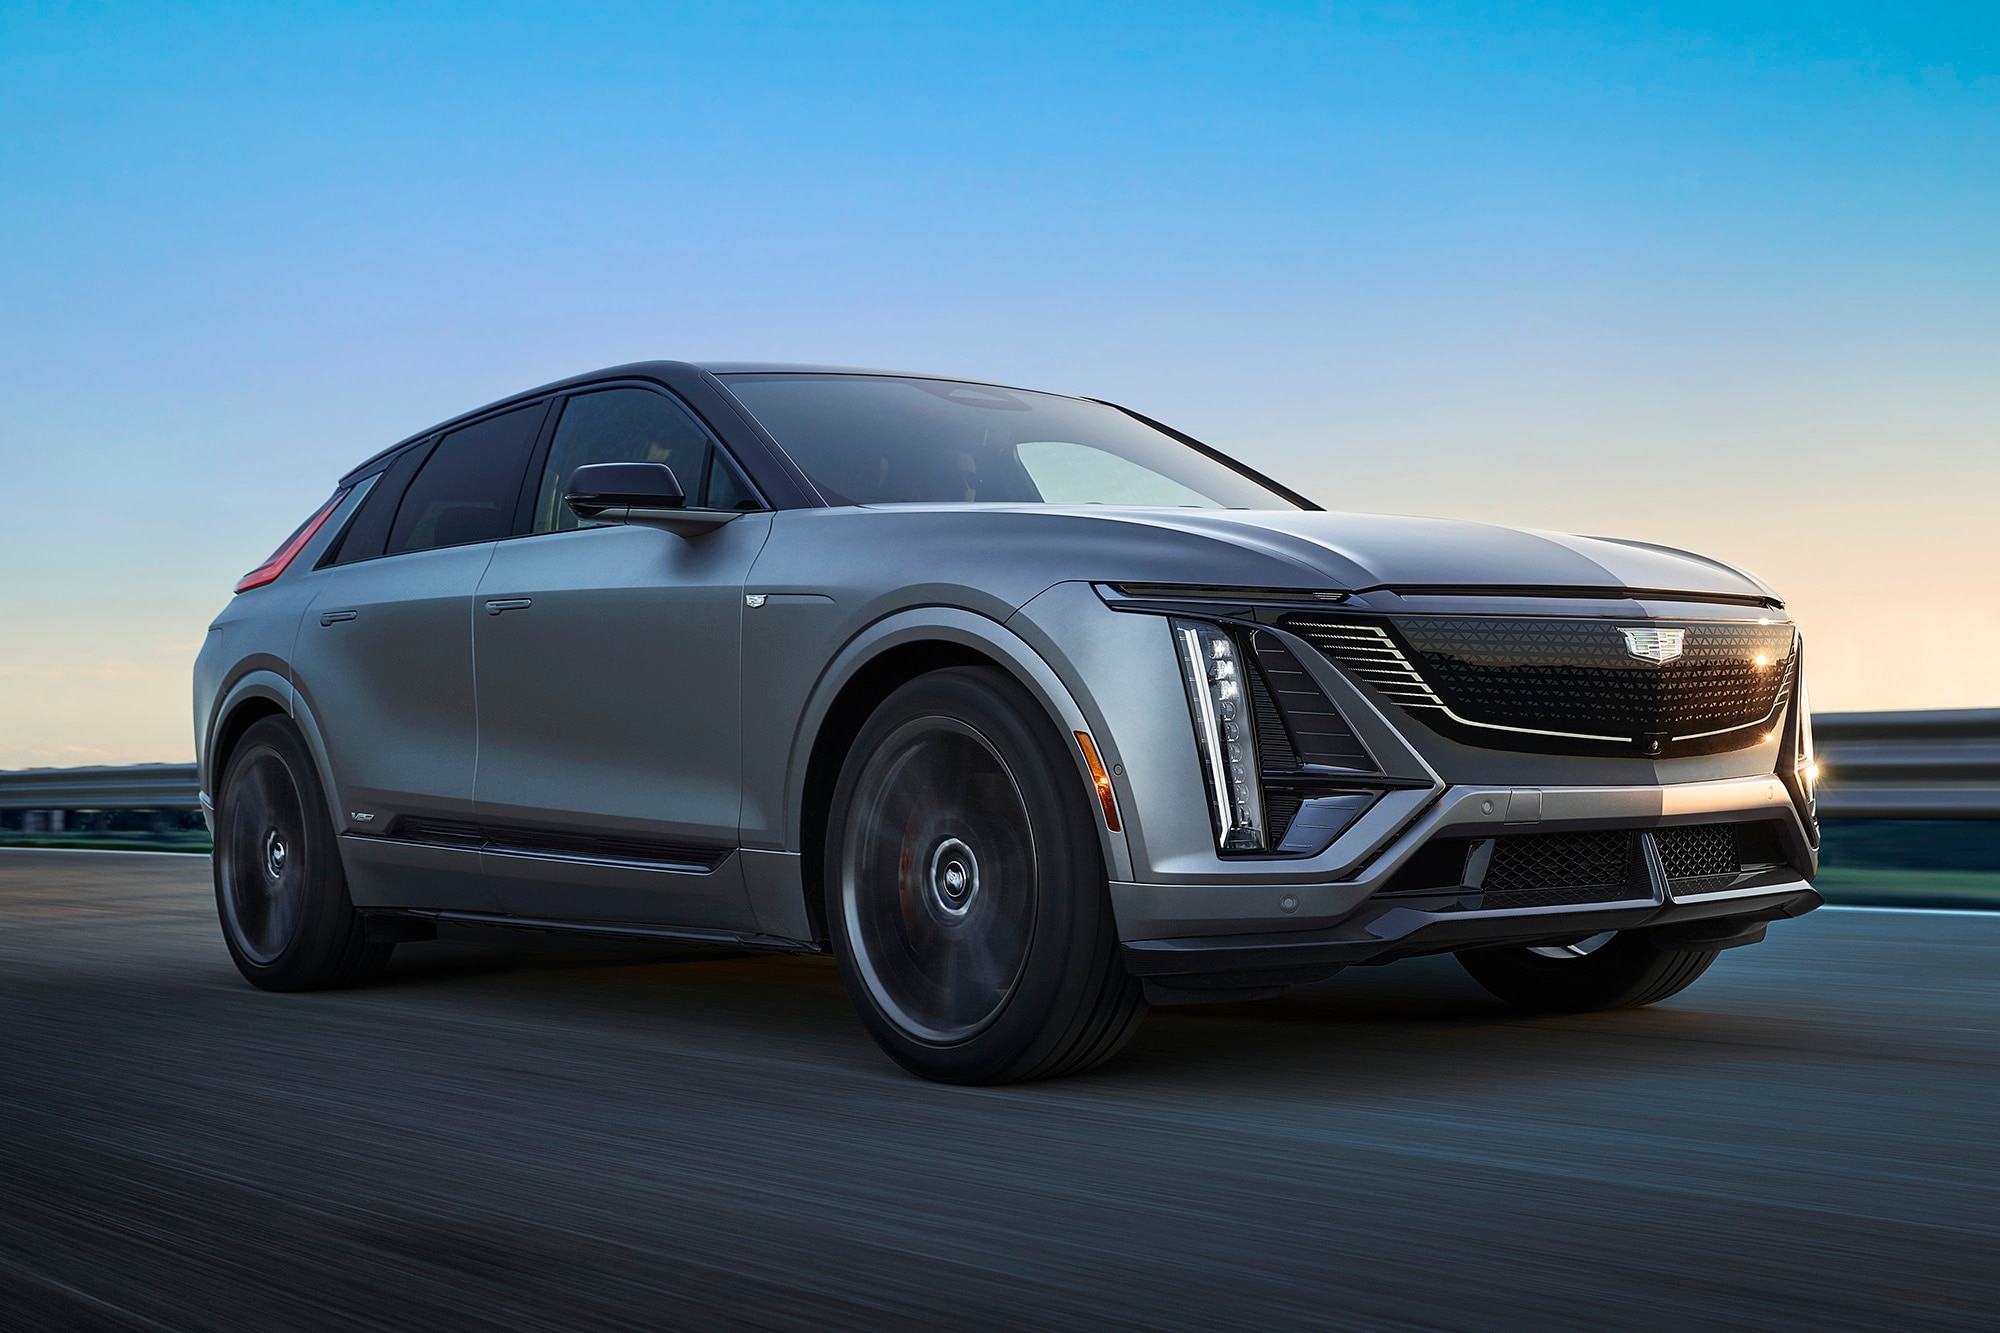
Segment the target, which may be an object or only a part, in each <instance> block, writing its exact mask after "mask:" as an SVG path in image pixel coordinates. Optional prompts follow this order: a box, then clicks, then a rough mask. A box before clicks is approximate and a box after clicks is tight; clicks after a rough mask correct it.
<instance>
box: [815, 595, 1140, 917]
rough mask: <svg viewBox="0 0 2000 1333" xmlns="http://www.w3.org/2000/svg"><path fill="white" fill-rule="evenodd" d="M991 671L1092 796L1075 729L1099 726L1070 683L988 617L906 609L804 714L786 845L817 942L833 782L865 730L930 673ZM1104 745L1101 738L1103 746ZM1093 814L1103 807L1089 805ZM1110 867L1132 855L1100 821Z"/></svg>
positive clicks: (843, 659) (848, 660)
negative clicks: (1030, 705) (1019, 696)
mask: <svg viewBox="0 0 2000 1333" xmlns="http://www.w3.org/2000/svg"><path fill="white" fill-rule="evenodd" d="M955 666H988V667H994V668H997V669H998V670H1001V671H1004V672H1006V673H1007V674H1008V675H1009V676H1011V677H1012V678H1013V679H1014V680H1015V682H1016V683H1018V684H1020V685H1021V686H1022V687H1023V688H1025V689H1026V690H1027V691H1028V693H1029V694H1030V695H1032V696H1033V697H1034V698H1035V700H1036V702H1037V703H1039V704H1040V705H1041V706H1042V710H1043V712H1044V714H1045V715H1046V716H1047V718H1048V720H1049V721H1050V722H1051V723H1052V724H1053V725H1054V726H1055V727H1056V728H1057V729H1058V731H1059V732H1060V733H1061V735H1062V737H1063V739H1064V740H1065V741H1066V742H1067V744H1066V745H1065V746H1064V749H1065V750H1066V751H1067V752H1068V754H1069V756H1070V760H1071V762H1072V764H1073V766H1074V767H1075V770H1076V774H1077V780H1078V781H1079V782H1080V783H1082V784H1083V789H1084V791H1085V792H1086V793H1089V792H1092V791H1093V790H1094V785H1093V782H1092V778H1091V773H1090V770H1089V768H1088V766H1087V765H1086V764H1085V762H1084V758H1083V754H1082V752H1081V750H1080V749H1079V748H1078V746H1077V744H1076V742H1075V740H1074V738H1073V733H1074V732H1078V731H1083V732H1091V731H1092V730H1093V729H1092V727H1091V725H1090V723H1089V721H1088V719H1087V718H1086V716H1085V714H1084V711H1083V709H1082V708H1081V707H1080V706H1079V705H1078V703H1077V700H1076V697H1075V695H1074V694H1073V692H1072V691H1071V690H1070V688H1069V686H1068V685H1067V684H1065V683H1064V682H1063V680H1062V679H1061V678H1060V677H1059V676H1058V675H1057V674H1056V672H1055V671H1054V669H1053V668H1051V667H1050V666H1049V664H1048V663H1047V662H1046V661H1044V660H1043V659H1042V657H1041V656H1040V655H1039V654H1038V653H1036V652H1035V651H1034V649H1033V648H1032V647H1031V646H1030V645H1029V644H1028V643H1027V642H1026V641H1025V640H1023V639H1022V638H1020V636H1018V635H1016V634H1014V633H1013V632H1012V631H1011V630H1009V629H1007V628H1006V626H1004V625H1001V624H999V623H998V622H996V621H993V620H989V619H987V618H986V617H984V616H980V615H977V614H974V613H972V612H969V611H961V610H957V609H955V608H925V609H924V610H921V611H909V612H902V613H899V614H897V615H894V616H890V617H888V618H886V619H884V620H880V621H877V622H875V623H874V624H873V625H871V626H869V627H868V628H867V629H866V630H864V631H862V632H861V633H860V634H859V635H857V636H855V638H854V639H852V640H850V641H849V643H848V644H847V646H846V647H845V648H843V649H842V650H841V652H840V653H839V654H838V655H837V656H836V657H835V658H834V660H833V662H832V663H831V664H830V665H829V667H828V668H827V670H826V672H825V674H824V675H822V676H821V678H820V683H819V685H818V686H817V687H816V688H815V689H814V691H813V693H812V696H811V697H810V698H809V699H808V701H807V704H806V708H805V711H804V713H803V715H802V721H801V725H800V727H799V731H798V737H797V740H796V741H795V742H794V747H793V755H792V761H791V764H790V766H789V777H788V781H787V786H786V810H787V817H786V831H787V841H788V842H789V843H790V845H792V846H794V847H797V848H798V849H799V853H800V857H799V872H800V875H799V879H800V890H801V892H802V893H803V894H804V897H805V909H806V917H807V920H808V921H810V922H811V924H812V929H813V938H814V939H816V940H822V941H823V940H825V939H826V938H827V935H826V919H825V917H826V913H825V905H824V904H823V903H822V902H821V895H820V893H819V892H818V887H819V884H820V882H821V877H822V874H823V871H824V864H825V863H824V856H825V836H826V825H827V820H828V816H829V815H830V813H831V806H832V797H833V788H834V784H835V783H836V782H837V781H838V779H839V777H840V768H841V764H842V763H843V762H844V761H845V759H846V757H847V753H848V750H849V749H850V748H851V747H852V745H853V743H854V738H855V736H856V735H857V734H859V732H860V730H861V727H862V725H863V724H864V723H865V722H867V720H868V718H869V716H870V715H871V714H873V713H874V711H875V709H876V708H877V707H879V706H880V705H881V703H882V701H883V700H885V699H887V698H888V697H889V696H890V695H891V694H892V693H894V692H895V691H896V690H897V689H899V688H900V687H901V686H903V685H905V684H907V683H908V682H910V681H912V680H915V679H916V678H917V677H919V676H922V675H926V674H928V673H929V672H932V671H939V670H944V669H946V668H949V667H955ZM1098 743H1099V745H1100V747H1101V746H1102V741H1101V740H1100V741H1099V742H1098ZM1091 808H1092V810H1093V811H1096V810H1097V803H1096V802H1095V801H1094V800H1093V801H1092V802H1091ZM1095 824H1096V828H1097V834H1098V841H1099V843H1100V845H1101V847H1102V850H1103V853H1104V858H1105V867H1106V870H1107V871H1108V872H1109V874H1110V875H1111V877H1112V878H1114V879H1116V878H1123V877H1129V875H1130V873H1131V852H1130V850H1129V848H1128V847H1127V845H1126V842H1125V837H1124V835H1123V834H1122V833H1113V832H1111V831H1110V829H1109V828H1107V827H1106V825H1105V823H1104V819H1103V816H1102V814H1101V813H1099V814H1098V815H1097V818H1096V820H1095Z"/></svg>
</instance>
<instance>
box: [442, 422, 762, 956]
mask: <svg viewBox="0 0 2000 1333" xmlns="http://www.w3.org/2000/svg"><path fill="white" fill-rule="evenodd" d="M560 412H561V415H560V416H559V418H558V419H557V422H556V427H555V431H554V435H553V437H552V440H551V443H550V445H549V448H548V450H547V451H546V457H545V459H544V461H543V463H542V466H541V467H540V468H539V470H538V472H539V475H538V478H537V481H536V490H535V497H534V501H533V507H532V519H531V521H530V524H529V528H530V531H529V534H528V535H526V536H523V537H520V538H518V539H516V540H513V541H509V542H503V543H501V544H500V546H499V547H498V548H497V549H496V550H495V551H494V554H493V559H492V561H491V563H490V564H489V565H488V566H487V568H486V570H485V574H484V577H483V579H482V580H481V581H480V585H479V594H478V606H477V614H475V615H474V617H473V630H472V634H473V641H474V646H475V652H474V657H475V660H476V663H477V667H476V673H475V674H476V678H477V698H478V705H477V709H478V722H479V764H478V777H477V784H476V790H477V799H476V806H477V812H478V820H479V822H480V824H481V825H482V826H483V827H484V829H485V834H486V840H487V841H486V847H487V851H486V861H485V864H486V866H487V868H488V870H489V872H490V873H492V874H493V875H494V877H495V890H496V892H497V893H498V894H499V896H500V899H501V901H502V903H503V905H504V908H505V910H507V911H510V912H513V913H516V914H521V915H540V916H550V917H560V918H567V919H584V918H595V919H611V920H625V921H643V922H652V923H656V924H661V925H672V926H680V927H692V928H715V929H723V930H747V929H754V927H755V922H754V918H753V915H752V913H751V912H750V909H749V906H748V901H747V898H746V896H745V894H744V890H743V880H742V873H741V871H740V869H739V868H738V865H737V860H736V857H735V848H736V845H737V841H738V838H737V825H738V816H739V811H740V807H741V792H742V749H741V735H740V718H739V713H740V707H741V689H740V674H741V672H740V652H741V637H742V616H743V596H744V592H743V585H744V580H745V578H746V577H747V576H748V573H749V569H750V565H751V562H752V561H753V560H754V559H755V558H756V555H757V552H758V551H759V550H760V549H761V548H762V547H763V544H764V541H765V539H766V537H767V536H768V535H769V533H770V515H769V514H768V513H767V512H763V511H762V505H761V502H760V501H759V500H758V499H757V497H756V495H755V493H754V492H753V491H752V489H751V488H750V485H749V483H748V482H747V481H745V480H744V479H743V477H742V474H741V473H740V471H739V470H738V469H737V468H736V467H735V466H734V464H733V463H732V462H731V461H730V460H729V458H728V456H727V455H726V453H724V452H723V451H722V450H721V449H720V448H719V446H718V445H717V444H716V443H715V441H714V439H713V437H712V436H711V435H710V434H709V432H708V431H707V429H706V428H705V427H704V426H703V425H702V423H701V422H700V421H699V420H698V419H697V418H696V417H695V416H694V414H693V413H692V412H690V411H689V410H688V409H687V408H686V407H685V406H684V405H683V404H682V403H681V402H680V401H679V400H678V399H676V398H674V397H672V396H670V395H668V394H666V393H665V392H663V391H661V390H658V389H654V388H651V387H645V386H636V385H626V386H617V387H607V388H601V389H596V390H593V391H589V392H581V393H577V394H574V395H572V396H570V397H569V398H568V399H567V401H566V402H565V403H564V404H563V405H562V406H561V409H560ZM603 462H660V463H665V464H667V465H668V466H669V467H671V468H672V469H673V470H674V473H675V476H676V477H677V478H678V479H679V480H680V482H681V485H682V487H683V489H684V490H686V492H687V493H688V497H689V504H690V505H697V506H700V507H704V508H736V509H742V510H743V511H744V516H743V517H742V518H739V519H737V520H735V521H733V522H731V523H728V524H727V525H725V526H723V527H721V528H719V529H716V530H715V531H713V532H709V533H705V534H703V535H701V536H697V537H693V538H687V537H679V536H675V535H674V534H672V533H667V532H661V531H658V530H655V529H652V528H645V527H628V526H621V525H597V524H592V523H588V522H580V521H579V520H578V519H577V517H576V516H575V515H574V514H572V513H570V512H569V510H568V509H567V508H566V507H564V505H563V503H562V494H563V490H564V486H565V483H566V481H567V479H568V477H569V474H570V473H571V472H572V471H574V470H575V469H576V468H577V467H579V466H582V465H583V464H586V463H603Z"/></svg>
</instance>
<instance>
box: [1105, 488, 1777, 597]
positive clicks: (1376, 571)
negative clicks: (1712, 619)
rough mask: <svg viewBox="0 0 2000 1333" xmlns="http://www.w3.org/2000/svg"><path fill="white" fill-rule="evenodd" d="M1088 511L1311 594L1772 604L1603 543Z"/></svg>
mask: <svg viewBox="0 0 2000 1333" xmlns="http://www.w3.org/2000/svg"><path fill="white" fill-rule="evenodd" d="M1093 512H1094V513H1096V514H1097V515H1099V516H1100V517H1111V516H1112V514H1113V513H1115V514H1116V517H1117V518H1118V519H1119V520H1120V521H1122V522H1128V523H1137V524H1144V525H1147V526H1150V527H1155V528H1162V529H1170V530H1174V531H1179V532H1184V533H1187V534H1189V535H1200V536H1203V537H1207V538H1210V539H1215V540H1222V541H1227V542H1229V543H1231V544H1233V545H1236V546H1239V547H1251V548H1254V549H1257V550H1259V551H1261V552H1263V553H1264V554H1267V555H1270V556H1275V557H1278V558H1280V559H1282V560H1285V561H1286V562H1288V563H1290V564H1293V565H1297V566H1300V567H1302V568H1301V572H1302V573H1303V572H1305V571H1310V572H1311V573H1312V574H1313V575H1315V576H1317V578H1316V580H1315V582H1318V586H1322V587H1325V586H1331V587H1334V588H1339V589H1344V590H1346V591H1350V592H1360V591H1363V590H1366V589H1370V588H1392V589H1396V590H1399V591H1411V590H1417V589H1426V588H1430V589H1440V590H1442V589H1446V588H1451V589H1469V588H1494V589H1501V588H1507V589H1521V590H1526V589H1536V588H1565V589H1573V588H1593V589H1612V588H1617V589H1627V590H1633V591H1645V592H1681V593H1697V594H1705V595H1709V596H1727V597H1743V598H1771V599H1773V600H1775V599H1776V595H1775V594H1774V593H1773V592H1772V590H1771V589H1770V588H1769V587H1768V586H1766V585H1765V584H1764V583H1763V582H1762V581H1760V580H1759V579H1757V578H1755V577H1753V576H1752V575H1749V574H1746V573H1744V572H1742V571H1741V570H1737V569H1733V568H1731V567H1730V566H1728V565H1725V564H1723V563H1721V562H1720V561H1717V560H1711V559H1709V558H1707V557H1706V556H1700V555H1695V554H1693V553H1692V552H1688V551H1680V550H1675V549H1673V548H1672V547H1666V546H1654V545H1650V544H1648V543H1645V542H1634V541H1623V540H1619V539H1616V538H1611V537H1576V536H1568V535H1565V534H1563V533H1556V532H1539V531H1535V530H1532V529H1526V528H1508V527H1500V526H1497V525H1495V524H1491V523H1470V522H1465V521H1462V520H1457V519H1443V518H1408V517H1401V516H1396V515H1387V514H1339V513H1325V512H1316V511H1309V510H1195V509H1119V510H1116V511H1106V510H1103V509H1094V510H1093ZM1321 580H1323V582H1320V581H1321Z"/></svg>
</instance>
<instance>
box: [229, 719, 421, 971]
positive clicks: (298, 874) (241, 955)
mask: <svg viewBox="0 0 2000 1333" xmlns="http://www.w3.org/2000/svg"><path fill="white" fill-rule="evenodd" d="M215 814H216V820H215V823H216V836H215V860H214V865H215V907H216V912H217V914H218V915H219V916H220V917H221V920H222V939H223V942H224V943H225V944H227V945H228V946H229V956H230V957H231V958H232V959H234V960H235V962H236V970H237V971H239V972H241V973H242V974H243V976H244V979H245V980H247V981H248V982H250V984H251V985H253V986H257V987H259V988H261V989H263V990H270V991H303V990H323V989H325V988H327V987H331V986H351V985H355V984H357V983H359V982H362V981H366V980H369V979H371V978H372V977H374V976H375V975H376V974H377V973H379V972H380V971H381V969H382V967H383V965H384V964H385V963H387V962H388V961H389V954H390V951H391V950H393V949H394V948H395V945H393V944H386V943H380V944H376V943H370V942H369V940H368V929H367V923H366V922H365V921H364V920H363V919H362V917H361V914H360V913H359V912H357V911H355V910H354V904H353V902H352V900H350V899H349V898H348V896H347V876H346V874H345V873H344V872H343V871H342V869H341V865H340V851H339V849H338V847H336V846H335V844H334V836H335V835H334V828H333V820H332V818H331V817H330V816H329V815H328V813H327V804H326V796H325V793H324V792H323V790H322V789H321V787H320V781H319V774H318V772H317V770H316V769H315V768H314V766H313V762H312V756H311V755H310V754H309V753H308V752H307V750H306V746H305V742H304V741H303V740H302V739H300V737H299V733H298V730H297V729H296V728H295V727H293V726H292V724H291V723H290V722H288V721H286V720H285V719H284V718H279V717H267V718H263V719H261V720H259V721H257V722H254V723H252V724H251V725H250V728H249V730H247V731H245V732H244V733H243V739H242V740H241V741H240V742H239V743H238V744H237V747H236V750H235V753H233V754H231V755H230V757H229V765H228V768H227V769H226V770H225V771H224V773H223V778H222V783H221V790H220V796H219V799H218V800H217V802H216V811H215Z"/></svg>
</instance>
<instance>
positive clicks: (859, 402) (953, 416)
mask: <svg viewBox="0 0 2000 1333" xmlns="http://www.w3.org/2000/svg"><path fill="white" fill-rule="evenodd" d="M722 379H723V380H724V381H725V382H726V383H727V384H728V385H729V389H730V392H731V393H734V394H735V395H736V397H737V398H738V399H739V400H740V401H741V402H742V404H743V405H744V406H745V407H746V408H748V409H749V410H750V414H751V415H752V416H754V417H756V418H757V421H758V423H759V424H761V425H762V426H763V427H764V429H765V430H767V431H769V432H770V433H771V437H772V438H773V439H775V440H777V442H778V443H779V444H780V445H782V446H784V449H785V452H786V453H788V454H790V455H791V457H792V461H793V462H795V463H797V464H798V465H799V467H800V468H801V469H802V470H803V471H804V472H805V474H806V476H808V477H810V478H811V479H812V483H813V485H814V486H816V487H818V488H819V492H820V494H821V495H823V496H825V497H826V499H827V501H828V503H830V504H837V505H839V504H970V503H975V502H980V503H988V504H1106V505H1171V506H1183V507H1194V508H1200V509H1296V508H1298V505H1297V504H1296V503H1295V502H1294V501H1292V500H1290V499H1289V498H1287V497H1286V496H1284V495H1283V494H1280V493H1279V492H1277V491H1274V490H1272V489H1270V488H1269V487H1267V486H1264V485H1262V484H1260V483H1259V482H1257V481H1255V480H1253V479H1252V478H1250V477H1247V476H1245V475H1244V474H1243V473H1241V472H1238V471H1236V469H1234V468H1232V467H1230V466H1229V465H1228V464H1226V463H1223V462H1220V461H1218V460H1216V459H1214V458H1211V457H1209V456H1208V455H1206V454H1204V453H1202V452H1201V451H1200V450H1198V449H1193V448H1190V447H1189V446H1188V445H1186V444H1183V443H1181V441H1179V440H1177V439H1175V438H1174V437H1173V436H1171V435H1167V434H1165V433H1163V432H1161V431H1158V430H1155V429H1154V428H1152V427H1151V426H1148V425H1146V424H1145V423H1144V422H1142V421H1137V420H1135V419H1133V418H1132V417H1130V416H1128V415H1127V414H1125V413H1123V412H1121V411H1119V410H1118V409H1116V408H1113V407H1106V406H1104V405H1103V404H1102V403H1093V402H1088V401H1086V400H1084V399H1081V398H1063V397H1059V396H1058V395H1055V394H1047V393H1029V392H1026V391H1024V390H1021V389H1001V388H996V387H994V386H992V385H990V384H960V383H956V382H954V381H951V380H929V379H904V378H900V377H898V376H894V375H825V374H800V373H759V374H730V375H724V376H722Z"/></svg>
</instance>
